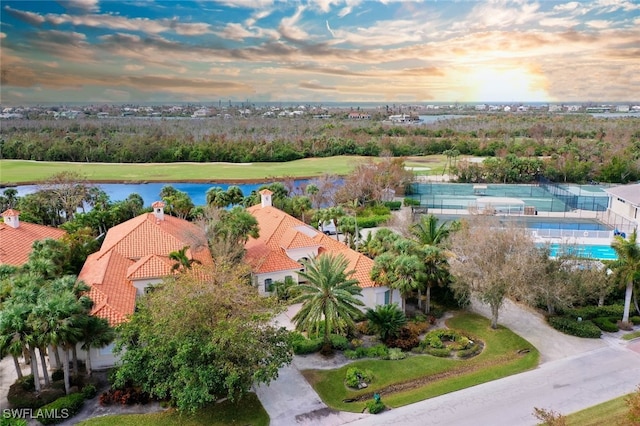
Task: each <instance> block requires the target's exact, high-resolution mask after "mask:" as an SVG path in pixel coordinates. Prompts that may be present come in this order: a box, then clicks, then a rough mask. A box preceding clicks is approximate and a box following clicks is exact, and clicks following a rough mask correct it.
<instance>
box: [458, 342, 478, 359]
mask: <svg viewBox="0 0 640 426" xmlns="http://www.w3.org/2000/svg"><path fill="white" fill-rule="evenodd" d="M480 351H482V345H480V344H478V343H474V344H472V345H471V346H470V347H469V348H468V349H463V350H461V351H458V353H457V355H458V357H459V358H471V357H472V356H475V355H478V354H479V353H480Z"/></svg>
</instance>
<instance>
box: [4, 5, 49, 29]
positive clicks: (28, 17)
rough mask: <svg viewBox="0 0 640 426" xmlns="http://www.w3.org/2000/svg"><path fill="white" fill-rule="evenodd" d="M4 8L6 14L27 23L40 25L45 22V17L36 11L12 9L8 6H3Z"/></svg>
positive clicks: (35, 25)
mask: <svg viewBox="0 0 640 426" xmlns="http://www.w3.org/2000/svg"><path fill="white" fill-rule="evenodd" d="M4 10H5V12H6V13H7V14H9V15H11V16H13V17H14V18H16V19H19V20H21V21H23V22H26V23H27V24H29V25H33V26H34V27H37V26H40V25H42V24H43V23H44V22H45V18H44V17H43V16H42V15H40V14H38V13H34V12H25V11H22V10H17V9H13V8H11V7H9V6H5V7H4Z"/></svg>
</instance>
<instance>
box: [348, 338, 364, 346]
mask: <svg viewBox="0 0 640 426" xmlns="http://www.w3.org/2000/svg"><path fill="white" fill-rule="evenodd" d="M362 343H363V341H362V339H352V340H351V347H352V348H359V347H360V346H362Z"/></svg>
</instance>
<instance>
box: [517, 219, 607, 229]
mask: <svg viewBox="0 0 640 426" xmlns="http://www.w3.org/2000/svg"><path fill="white" fill-rule="evenodd" d="M527 228H532V229H566V230H570V231H608V230H609V227H607V226H606V225H603V224H601V223H595V222H544V221H539V222H529V223H527Z"/></svg>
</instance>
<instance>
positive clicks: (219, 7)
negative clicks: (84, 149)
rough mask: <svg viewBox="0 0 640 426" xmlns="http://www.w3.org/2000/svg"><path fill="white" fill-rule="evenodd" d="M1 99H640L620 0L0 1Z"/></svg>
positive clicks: (638, 34)
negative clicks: (0, 3) (481, 0)
mask: <svg viewBox="0 0 640 426" xmlns="http://www.w3.org/2000/svg"><path fill="white" fill-rule="evenodd" d="M1 13H2V17H1V26H2V27H1V28H2V29H1V31H0V43H1V46H2V49H1V59H2V61H1V65H0V67H1V75H2V80H1V82H2V85H1V87H0V103H2V104H3V105H31V104H39V103H42V104H45V103H46V104H50V103H54V104H56V103H60V104H65V103H67V104H100V103H107V104H127V103H131V104H142V103H144V104H170V103H193V104H202V103H209V104H214V103H218V102H222V103H229V102H231V103H233V104H241V103H243V102H248V103H249V104H264V103H285V104H292V105H294V104H316V105H317V104H322V103H344V104H348V103H353V104H356V103H367V104H382V105H384V104H392V103H395V104H455V103H458V104H473V103H476V104H477V103H488V104H489V103H491V104H520V103H521V104H534V103H535V104H540V103H542V104H545V103H567V104H568V103H580V104H587V103H594V104H596V103H611V104H616V103H633V102H638V101H639V100H638V99H633V97H636V98H637V94H638V93H640V73H639V72H638V57H640V52H639V50H638V49H639V46H638V40H640V4H638V3H637V2H633V1H626V0H594V1H584V2H583V1H541V2H535V1H529V0H518V1H500V0H495V1H487V2H471V1H469V2H456V1H444V2H436V1H430V0H424V1H394V0H380V1H374V0H370V1H362V0H308V1H300V2H288V1H275V0H256V1H250V0H220V1H199V2H196V1H185V2H182V1H157V2H136V1H131V2H124V1H123V2H120V1H118V2H116V1H99V0H69V1H57V2H52V1H3V2H2V8H1Z"/></svg>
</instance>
